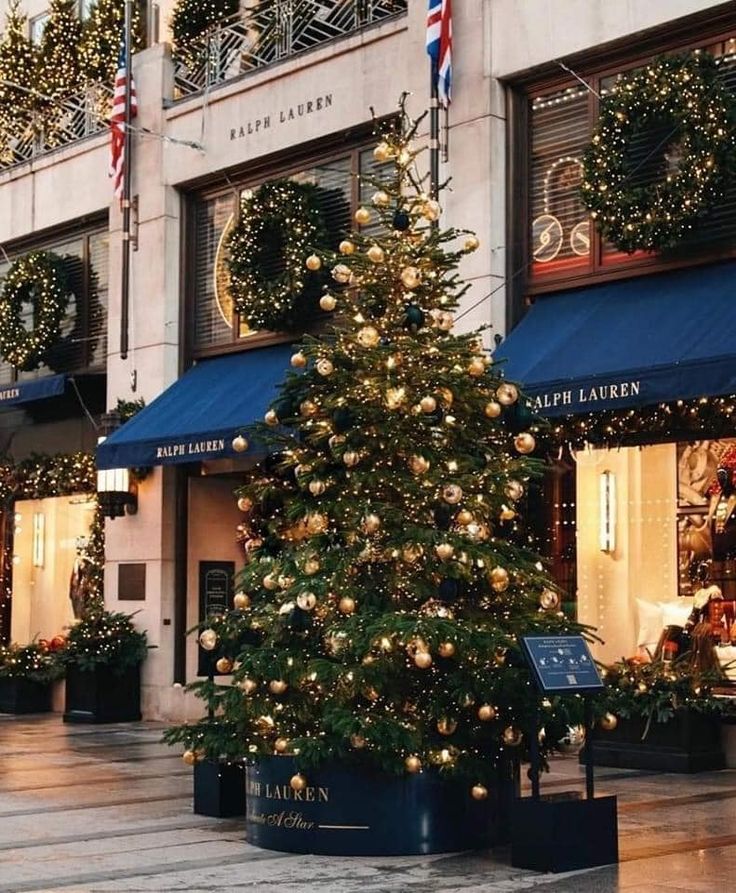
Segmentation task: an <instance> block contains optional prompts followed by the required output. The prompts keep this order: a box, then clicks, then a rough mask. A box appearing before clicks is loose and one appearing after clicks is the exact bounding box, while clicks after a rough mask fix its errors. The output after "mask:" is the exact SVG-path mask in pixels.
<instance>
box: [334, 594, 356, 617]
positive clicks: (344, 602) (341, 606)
mask: <svg viewBox="0 0 736 893" xmlns="http://www.w3.org/2000/svg"><path fill="white" fill-rule="evenodd" d="M337 608H338V610H339V611H340V613H341V614H354V613H355V599H354V598H351V597H350V596H349V595H343V597H342V598H341V599H340V601H339V602H338V604H337Z"/></svg>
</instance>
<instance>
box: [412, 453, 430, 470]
mask: <svg viewBox="0 0 736 893" xmlns="http://www.w3.org/2000/svg"><path fill="white" fill-rule="evenodd" d="M429 466H430V462H429V459H426V458H425V457H424V456H419V455H414V456H410V457H409V470H410V471H411V473H412V474H426V472H428V471H429Z"/></svg>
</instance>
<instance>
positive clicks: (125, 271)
mask: <svg viewBox="0 0 736 893" xmlns="http://www.w3.org/2000/svg"><path fill="white" fill-rule="evenodd" d="M132 14H133V0H125V125H124V127H125V131H124V133H123V146H124V148H123V153H124V154H123V195H122V198H121V200H120V205H121V207H122V209H123V255H122V268H121V277H120V359H121V360H125V359H127V357H128V326H129V315H130V300H129V292H130V183H131V171H132V165H131V161H132V158H131V148H132V146H131V143H132V140H131V138H130V137H131V129H130V122H131V114H130V112H131V101H130V84H131V76H132V72H131V53H130V43H131V41H130V32H131V23H132V17H133V15H132Z"/></svg>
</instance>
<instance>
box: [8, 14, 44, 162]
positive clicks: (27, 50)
mask: <svg viewBox="0 0 736 893" xmlns="http://www.w3.org/2000/svg"><path fill="white" fill-rule="evenodd" d="M35 65H36V61H35V53H34V48H33V44H32V43H31V41H30V40H29V39H28V19H27V17H26V16H25V14H23V13H22V12H21V10H20V2H19V0H12V2H11V3H10V7H9V9H8V14H7V18H6V21H5V30H4V31H3V35H2V39H0V151H1V152H2V156H3V160H5V161H7V162H12V161H13V152H12V145H11V143H12V141H13V140H14V139H18V138H23V137H24V136H25V137H28V136H30V130H31V126H32V120H33V110H34V106H35V104H36V97H35V95H34V93H33V86H34V73H35Z"/></svg>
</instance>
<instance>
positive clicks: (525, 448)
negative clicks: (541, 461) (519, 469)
mask: <svg viewBox="0 0 736 893" xmlns="http://www.w3.org/2000/svg"><path fill="white" fill-rule="evenodd" d="M514 446H515V447H516V450H517V452H519V453H521V454H522V455H524V456H526V455H528V454H529V453H533V452H534V449H535V447H536V446H537V442H536V440H535V439H534V435H533V434H529V432H528V431H525V432H524V433H523V434H517V435H516V437H515V438H514Z"/></svg>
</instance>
